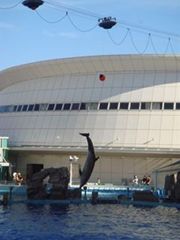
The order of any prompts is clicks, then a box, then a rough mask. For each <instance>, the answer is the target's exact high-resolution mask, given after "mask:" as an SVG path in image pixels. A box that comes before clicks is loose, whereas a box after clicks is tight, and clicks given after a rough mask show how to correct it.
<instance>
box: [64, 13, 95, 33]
mask: <svg viewBox="0 0 180 240" xmlns="http://www.w3.org/2000/svg"><path fill="white" fill-rule="evenodd" d="M67 17H68V19H69V21H70V23H71V24H72V26H73V27H74V28H76V29H77V30H78V31H80V32H90V31H92V30H94V29H95V28H96V27H97V26H98V24H96V25H95V26H94V27H92V28H89V29H86V30H84V29H80V28H79V27H78V26H77V25H76V24H75V23H74V22H73V21H72V19H71V18H70V16H69V14H67Z"/></svg>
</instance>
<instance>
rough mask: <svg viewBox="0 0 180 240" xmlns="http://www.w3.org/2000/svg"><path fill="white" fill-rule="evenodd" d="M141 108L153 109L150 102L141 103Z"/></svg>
mask: <svg viewBox="0 0 180 240" xmlns="http://www.w3.org/2000/svg"><path fill="white" fill-rule="evenodd" d="M141 109H142V110H150V109H151V103H150V102H142V103H141Z"/></svg>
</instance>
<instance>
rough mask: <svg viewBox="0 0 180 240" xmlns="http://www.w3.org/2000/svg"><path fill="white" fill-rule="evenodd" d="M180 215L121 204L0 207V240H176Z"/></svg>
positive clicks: (178, 213)
mask: <svg viewBox="0 0 180 240" xmlns="http://www.w3.org/2000/svg"><path fill="white" fill-rule="evenodd" d="M179 236H180V211H179V210H177V209H175V208H165V207H156V208H137V207H133V206H123V205H120V204H115V205H111V204H104V205H103V204H98V205H92V204H80V205H67V206H59V205H54V206H53V205H27V204H13V205H10V206H8V207H6V208H5V207H3V206H0V240H46V239H47V240H59V239H61V240H66V239H68V240H72V239H73V240H76V239H77V240H81V239H83V240H84V239H88V240H93V239H94V240H106V239H113V240H116V239H124V240H130V239H133V240H134V239H135V240H136V239H137V240H150V239H152V240H160V239H162V240H166V239H167V240H170V239H171V240H173V239H174V240H177V239H179Z"/></svg>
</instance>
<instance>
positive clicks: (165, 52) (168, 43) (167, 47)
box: [164, 37, 171, 55]
mask: <svg viewBox="0 0 180 240" xmlns="http://www.w3.org/2000/svg"><path fill="white" fill-rule="evenodd" d="M170 41H171V39H170V37H169V38H168V42H167V45H166V47H165V50H164V55H165V54H167V52H168V49H169V46H170Z"/></svg>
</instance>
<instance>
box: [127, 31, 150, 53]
mask: <svg viewBox="0 0 180 240" xmlns="http://www.w3.org/2000/svg"><path fill="white" fill-rule="evenodd" d="M128 33H129V36H130V40H131V43H132V45H133V47H134V48H135V50H136V51H137V52H138V53H139V54H144V53H145V52H146V50H147V48H148V46H149V44H150V37H151V33H149V34H148V39H147V42H146V45H145V47H144V49H143V51H139V49H138V48H137V46H136V44H135V42H134V39H133V35H132V33H131V31H129V32H128Z"/></svg>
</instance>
